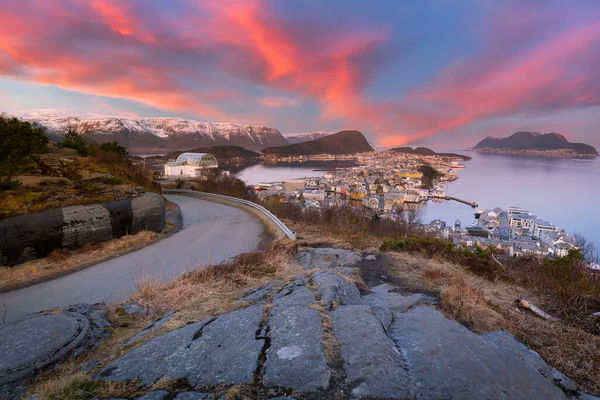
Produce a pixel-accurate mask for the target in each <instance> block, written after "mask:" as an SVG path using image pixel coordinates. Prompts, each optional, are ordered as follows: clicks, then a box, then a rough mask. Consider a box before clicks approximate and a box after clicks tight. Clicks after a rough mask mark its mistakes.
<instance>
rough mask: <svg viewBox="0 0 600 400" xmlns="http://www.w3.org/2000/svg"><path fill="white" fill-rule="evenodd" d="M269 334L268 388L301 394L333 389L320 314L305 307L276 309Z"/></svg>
mask: <svg viewBox="0 0 600 400" xmlns="http://www.w3.org/2000/svg"><path fill="white" fill-rule="evenodd" d="M303 289H306V288H303ZM288 297H289V296H288ZM285 298H286V297H284V299H285ZM313 299H314V296H313ZM269 330H270V332H269V336H270V338H271V345H270V347H269V349H268V351H267V360H266V362H265V374H264V384H265V385H266V386H267V387H271V386H282V387H286V388H292V389H294V390H297V391H299V392H312V391H315V390H319V389H327V388H328V387H329V377H330V375H331V372H330V370H329V367H328V366H327V362H326V359H325V350H324V348H323V345H322V343H321V319H320V317H319V313H318V312H317V311H315V310H312V309H310V308H306V307H304V306H301V305H290V304H287V303H286V304H283V305H281V304H280V305H276V306H275V307H274V308H273V310H272V312H271V318H270V320H269Z"/></svg>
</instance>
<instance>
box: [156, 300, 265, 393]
mask: <svg viewBox="0 0 600 400" xmlns="http://www.w3.org/2000/svg"><path fill="white" fill-rule="evenodd" d="M261 321H262V307H259V306H252V307H249V308H246V309H244V310H238V311H234V312H231V313H229V314H224V315H221V316H220V317H219V318H217V319H216V320H215V321H214V322H212V323H211V324H207V325H205V326H204V327H203V329H202V330H201V332H200V333H199V334H198V335H196V336H195V337H194V340H193V341H192V342H191V343H190V344H189V346H186V347H185V348H179V349H178V350H177V351H176V352H174V353H172V354H171V355H168V356H167V357H166V358H165V359H163V360H162V361H161V362H162V363H163V364H165V365H167V366H168V371H167V373H166V374H165V377H166V378H172V379H179V378H184V379H187V381H188V382H189V383H190V385H192V386H194V387H201V386H211V385H220V384H245V383H249V382H251V381H252V378H253V374H254V372H255V371H256V369H257V367H258V358H259V356H260V354H261V351H262V348H263V345H264V340H263V339H257V338H256V336H255V335H256V334H257V331H258V330H259V327H260V324H261Z"/></svg>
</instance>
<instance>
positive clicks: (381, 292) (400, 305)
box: [362, 283, 436, 330]
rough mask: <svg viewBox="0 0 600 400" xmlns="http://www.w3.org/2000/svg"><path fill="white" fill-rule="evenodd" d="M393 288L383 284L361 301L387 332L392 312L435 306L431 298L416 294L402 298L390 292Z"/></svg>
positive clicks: (398, 294)
mask: <svg viewBox="0 0 600 400" xmlns="http://www.w3.org/2000/svg"><path fill="white" fill-rule="evenodd" d="M394 289H395V287H394V286H392V285H390V284H387V283H384V284H383V285H379V286H376V287H374V288H372V289H371V291H372V292H373V294H370V295H367V296H364V297H363V298H362V301H363V303H364V304H367V305H369V306H370V307H371V310H372V312H373V313H374V314H375V315H376V316H377V317H378V318H379V320H380V321H381V323H382V324H383V326H384V327H385V329H386V330H387V329H388V328H389V326H390V324H391V323H392V318H393V313H394V312H405V311H407V310H408V309H410V308H411V307H414V306H417V305H428V304H435V303H436V300H435V299H434V298H433V297H430V296H427V295H424V294H421V293H416V294H412V295H409V296H402V295H401V294H400V293H396V292H391V290H394Z"/></svg>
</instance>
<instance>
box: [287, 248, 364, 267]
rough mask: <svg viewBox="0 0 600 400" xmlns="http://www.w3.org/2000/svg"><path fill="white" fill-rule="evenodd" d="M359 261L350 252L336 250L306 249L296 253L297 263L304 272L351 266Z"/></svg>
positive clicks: (354, 253)
mask: <svg viewBox="0 0 600 400" xmlns="http://www.w3.org/2000/svg"><path fill="white" fill-rule="evenodd" d="M360 259H361V258H360V255H359V254H358V253H356V252H354V251H352V250H344V249H336V248H306V249H303V250H302V251H300V252H299V253H298V262H299V263H300V264H301V265H302V266H303V267H304V269H306V270H309V269H315V268H316V269H330V268H337V267H348V266H353V265H355V264H356V263H358V262H359V261H360Z"/></svg>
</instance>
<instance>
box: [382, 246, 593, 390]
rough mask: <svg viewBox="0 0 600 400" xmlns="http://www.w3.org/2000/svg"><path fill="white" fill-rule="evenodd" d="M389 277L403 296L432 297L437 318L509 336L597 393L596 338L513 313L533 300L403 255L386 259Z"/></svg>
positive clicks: (506, 286)
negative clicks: (521, 300)
mask: <svg viewBox="0 0 600 400" xmlns="http://www.w3.org/2000/svg"><path fill="white" fill-rule="evenodd" d="M387 255H388V256H389V257H390V260H391V266H390V268H389V269H390V271H389V272H390V274H391V275H392V276H393V277H394V278H397V279H399V280H400V281H401V282H402V283H403V285H404V288H405V289H408V290H409V291H414V292H419V291H429V292H431V291H433V292H436V293H437V294H438V295H439V297H440V300H441V305H442V312H444V314H446V316H448V317H449V318H452V319H455V320H456V321H458V322H460V323H462V324H464V325H466V326H467V327H469V328H470V329H471V330H473V331H475V332H478V333H487V332H492V331H496V330H506V331H509V332H511V333H512V334H513V335H515V336H516V337H517V338H519V339H520V340H521V341H523V342H524V343H526V344H527V345H528V346H529V347H531V348H532V349H533V350H535V351H536V352H538V353H539V354H540V355H541V356H542V358H543V359H544V360H545V361H546V362H547V363H548V364H550V365H552V366H553V367H555V368H556V369H558V370H559V371H561V372H563V373H564V374H565V375H567V376H568V377H569V378H571V379H573V380H574V381H575V382H576V383H577V384H578V385H580V386H581V387H582V388H583V389H584V390H586V391H587V392H590V393H595V394H598V393H600V337H598V336H595V335H593V334H590V333H588V332H585V331H584V330H582V329H578V328H575V327H573V326H569V325H567V324H566V323H563V322H550V321H545V320H543V319H541V318H538V317H536V316H534V315H533V314H531V313H529V312H527V311H521V310H519V309H517V308H516V307H515V299H516V298H517V297H518V296H525V297H528V298H531V299H533V298H535V294H534V293H530V292H529V291H528V290H527V289H525V288H523V287H521V286H518V285H516V284H510V283H507V282H504V281H500V280H496V281H491V280H488V279H485V278H483V277H481V276H478V275H475V274H473V273H472V272H469V271H468V270H466V269H465V268H463V267H461V266H458V265H455V264H452V263H449V262H446V261H440V260H435V259H428V258H424V257H421V256H418V255H413V254H408V253H387Z"/></svg>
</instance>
